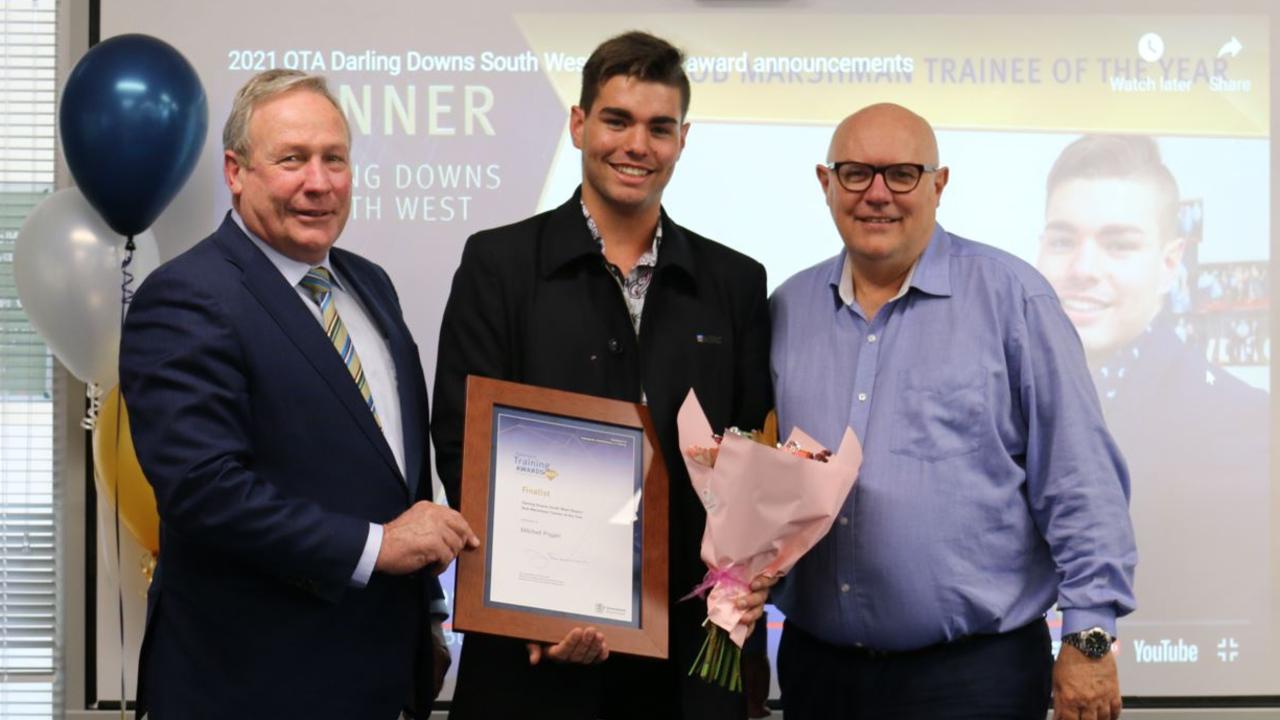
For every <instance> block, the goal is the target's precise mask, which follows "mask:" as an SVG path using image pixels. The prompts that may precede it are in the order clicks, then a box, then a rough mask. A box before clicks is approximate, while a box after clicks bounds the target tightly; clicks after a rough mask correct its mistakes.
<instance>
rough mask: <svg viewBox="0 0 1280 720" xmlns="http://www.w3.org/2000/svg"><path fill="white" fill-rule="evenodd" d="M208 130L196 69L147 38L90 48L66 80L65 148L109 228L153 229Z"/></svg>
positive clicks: (61, 119)
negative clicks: (152, 226) (152, 224)
mask: <svg viewBox="0 0 1280 720" xmlns="http://www.w3.org/2000/svg"><path fill="white" fill-rule="evenodd" d="M208 127H209V105H208V102H207V101H206V100H205V95H204V87H203V86H201V84H200V78H199V77H198V76H197V75H196V71H195V68H193V67H191V63H189V62H187V59H186V58H184V57H183V56H182V53H179V52H178V51H177V50H175V49H174V47H173V46H172V45H170V44H168V43H166V42H164V41H163V40H157V39H156V38H153V37H151V36H149V35H118V36H116V37H113V38H110V39H108V40H104V41H103V42H101V43H98V44H97V45H95V46H93V47H92V48H91V49H90V50H89V52H87V53H85V55H84V57H83V58H81V59H80V62H78V63H76V67H75V69H74V70H72V71H71V75H70V77H68V78H67V85H66V87H65V88H64V89H63V91H62V107H61V109H60V110H59V112H58V128H59V130H60V132H61V136H62V149H63V152H64V153H65V155H66V158H67V165H68V166H69V167H70V168H71V175H72V177H74V178H75V180H76V184H77V185H78V186H79V187H80V192H81V193H83V194H84V196H85V198H86V199H88V201H89V204H91V205H93V207H94V209H95V210H97V211H98V213H99V214H101V215H102V217H103V219H104V220H106V221H107V224H108V225H110V226H111V229H112V230H115V231H116V232H118V233H120V234H121V235H129V236H132V235H136V234H138V233H140V232H142V231H143V230H146V229H147V228H148V227H150V226H151V223H153V222H155V219H156V218H157V217H159V216H160V213H161V212H163V211H164V209H165V207H167V206H168V205H169V202H170V201H171V200H173V198H174V196H175V195H177V194H178V191H179V190H181V189H182V185H183V183H185V182H186V181H187V178H188V177H190V176H191V171H192V170H193V169H195V166H196V162H197V160H199V158H200V150H201V149H202V148H203V147H204V138H205V131H206V130H207V129H208Z"/></svg>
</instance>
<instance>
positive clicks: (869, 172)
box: [827, 160, 938, 193]
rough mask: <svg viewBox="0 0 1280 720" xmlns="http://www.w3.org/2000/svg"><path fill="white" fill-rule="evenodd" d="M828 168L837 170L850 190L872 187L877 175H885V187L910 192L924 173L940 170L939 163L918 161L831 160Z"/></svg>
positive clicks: (842, 184)
mask: <svg viewBox="0 0 1280 720" xmlns="http://www.w3.org/2000/svg"><path fill="white" fill-rule="evenodd" d="M827 168H828V169H830V170H832V171H833V172H835V174H836V178H837V179H838V180H839V181H840V187H842V188H844V189H845V190H848V191H849V192H862V191H864V190H866V189H867V188H869V187H871V183H872V181H874V180H875V179H876V176H877V175H883V176H884V184H885V187H887V188H889V190H890V191H891V192H895V193H909V192H911V191H912V190H915V189H916V186H917V185H919V184H920V177H921V176H922V175H924V174H925V173H931V172H937V171H938V166H937V165H920V164H918V163H894V164H892V165H869V164H867V163H864V162H857V161H856V160H844V161H841V162H829V163H827Z"/></svg>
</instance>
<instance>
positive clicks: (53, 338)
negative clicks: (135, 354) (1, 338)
mask: <svg viewBox="0 0 1280 720" xmlns="http://www.w3.org/2000/svg"><path fill="white" fill-rule="evenodd" d="M133 242H134V246H135V249H134V253H133V262H131V263H130V264H129V272H130V273H131V274H132V275H133V282H132V284H131V285H130V288H131V289H132V290H137V289H138V285H139V284H140V283H141V282H142V279H143V278H145V277H146V276H147V275H148V274H149V273H150V272H151V271H152V270H155V269H156V267H157V266H159V264H160V253H159V251H158V250H157V249H156V239H155V236H153V235H152V234H151V232H150V231H147V232H143V233H142V234H140V235H137V236H135V237H134V238H133ZM125 255H126V252H125V238H124V237H122V236H120V235H117V234H116V233H115V231H113V230H112V229H111V228H110V227H108V226H107V223H106V221H105V220H103V219H102V218H101V217H100V216H99V215H98V213H97V212H96V211H95V210H94V209H93V207H92V206H90V205H89V202H88V201H87V200H85V199H84V196H83V195H81V194H80V191H79V190H77V189H75V188H68V189H66V190H59V191H58V192H55V193H53V194H52V195H50V196H49V197H47V198H45V199H44V200H43V201H42V202H41V203H40V204H39V205H37V206H36V208H35V209H34V210H32V211H31V214H30V215H29V216H27V220H26V222H24V223H23V224H22V229H21V230H19V231H18V237H17V239H16V241H15V244H14V257H13V280H14V284H15V285H16V286H17V289H18V299H19V300H21V301H22V307H23V309H24V310H25V311H26V313H27V317H28V318H29V319H30V320H31V324H32V325H34V326H35V329H36V330H37V331H38V332H39V333H40V335H41V337H43V338H44V341H45V344H46V345H48V346H49V350H50V351H51V352H53V354H54V356H55V357H57V358H58V360H60V361H62V364H63V365H65V366H66V367H67V369H68V370H70V371H71V374H72V375H75V376H76V377H78V378H80V379H81V380H84V381H85V382H96V383H99V384H101V385H102V386H103V387H112V386H113V385H115V384H116V380H117V373H118V369H117V367H116V365H117V363H118V361H119V357H120V319H121V314H120V309H121V285H122V282H123V279H124V276H123V274H122V272H121V267H120V265H121V262H122V261H123V260H124V258H125Z"/></svg>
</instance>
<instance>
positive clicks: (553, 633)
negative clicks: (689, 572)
mask: <svg viewBox="0 0 1280 720" xmlns="http://www.w3.org/2000/svg"><path fill="white" fill-rule="evenodd" d="M628 483H629V485H628ZM633 491H634V492H633ZM461 495H462V497H461V508H462V514H463V516H464V517H465V518H466V520H467V522H468V523H469V524H470V525H471V528H472V530H473V531H474V532H475V533H476V534H477V535H478V536H479V537H480V542H481V545H480V548H479V549H478V550H475V551H472V552H464V553H462V554H460V555H459V556H458V567H457V582H456V585H455V594H454V620H453V627H454V629H455V630H457V631H459V632H463V633H466V632H481V633H487V634H491V635H502V636H507V637H515V638H521V639H525V640H530V641H540V642H547V643H557V642H559V641H560V640H562V639H564V637H565V635H567V634H568V633H569V631H570V630H572V629H574V628H579V627H588V626H591V627H595V628H596V629H598V630H599V631H601V632H602V633H603V634H604V636H605V641H606V644H607V645H608V648H609V650H610V652H621V653H628V654H633V655H642V656H646V657H655V658H666V657H667V656H668V652H669V649H668V642H667V641H668V636H667V624H668V615H669V611H670V608H669V602H670V600H669V594H668V577H667V560H668V542H669V539H668V538H669V536H668V523H669V519H668V513H667V507H668V501H669V486H668V478H667V471H666V465H665V464H664V463H663V459H662V454H661V451H660V450H659V446H658V438H657V432H656V429H655V427H654V425H653V422H652V420H651V418H650V417H649V412H648V408H646V407H645V406H643V405H639V404H636V403H628V402H623V401H619V400H609V399H605V398H598V397H593V396H590V395H581V394H578V393H570V392H565V391H561V390H551V389H547V388H540V387H535V386H531V385H523V384H520V383H513V382H506V381H501V380H493V379H490V378H483V377H478V376H475V375H472V376H468V378H467V411H466V426H465V431H464V436H463V452H462V491H461ZM601 498H603V499H601ZM619 499H621V500H622V501H623V502H622V504H621V505H619V503H618V501H619ZM637 501H638V508H637V507H636V502H637ZM495 523H497V524H495ZM574 533H578V534H579V535H580V537H577V538H574ZM628 573H629V574H628ZM600 598H604V601H601V600H600Z"/></svg>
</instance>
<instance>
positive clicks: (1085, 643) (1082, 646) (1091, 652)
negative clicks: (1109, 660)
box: [1062, 626, 1116, 660]
mask: <svg viewBox="0 0 1280 720" xmlns="http://www.w3.org/2000/svg"><path fill="white" fill-rule="evenodd" d="M1115 641H1116V639H1115V638H1114V637H1112V636H1111V633H1109V632H1107V631H1106V630H1103V629H1102V628H1100V627H1097V626H1095V627H1091V628H1089V629H1088V630H1081V631H1080V632H1073V633H1067V634H1066V635H1063V636H1062V643H1063V644H1064V645H1070V646H1071V647H1073V648H1075V649H1077V650H1079V651H1080V652H1082V653H1084V655H1085V657H1087V658H1089V659H1090V660H1097V659H1099V658H1101V657H1102V656H1103V655H1106V654H1107V653H1109V652H1111V643H1113V642H1115Z"/></svg>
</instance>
